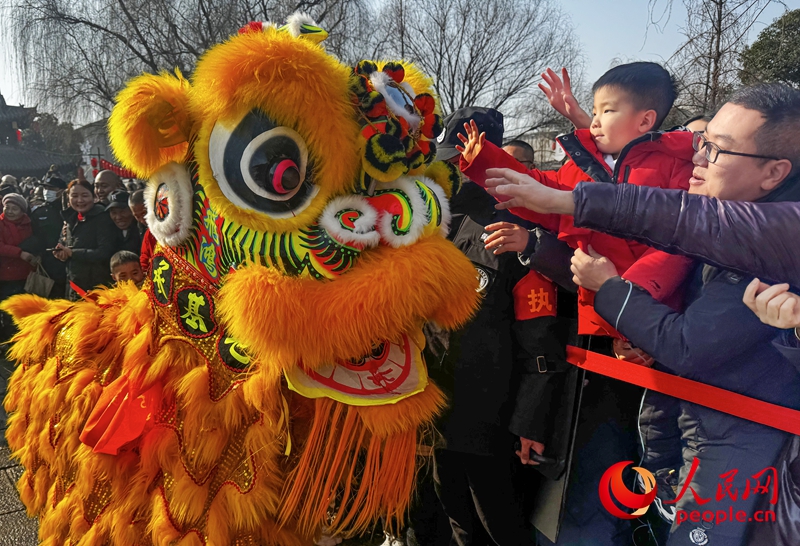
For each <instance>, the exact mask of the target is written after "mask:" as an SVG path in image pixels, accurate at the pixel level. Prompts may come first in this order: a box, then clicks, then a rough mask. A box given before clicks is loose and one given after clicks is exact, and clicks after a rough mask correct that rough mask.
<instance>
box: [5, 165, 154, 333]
mask: <svg viewBox="0 0 800 546" xmlns="http://www.w3.org/2000/svg"><path fill="white" fill-rule="evenodd" d="M143 193H144V191H143V184H142V183H141V182H139V181H136V180H125V181H123V180H122V179H120V177H119V176H118V175H117V174H115V173H114V172H112V171H101V172H99V173H98V174H97V176H96V177H95V179H94V183H90V182H88V181H87V180H86V179H85V178H84V177H82V176H81V177H79V178H76V179H74V180H71V181H70V182H67V181H65V180H64V179H63V178H62V177H61V175H60V174H59V173H58V172H57V171H56V170H55V169H51V170H50V171H48V172H47V173H46V174H45V175H44V176H43V177H42V179H37V178H33V177H27V178H22V179H20V180H18V179H17V178H15V177H14V176H11V175H5V176H3V177H2V181H0V196H2V203H3V210H2V214H0V301H2V300H5V299H6V298H7V297H9V296H12V295H14V294H20V293H23V292H24V290H25V284H26V281H27V279H28V276H29V275H30V274H31V273H33V272H36V273H37V274H41V275H45V276H47V277H49V278H50V279H52V281H53V285H52V288H51V289H50V291H49V293H48V294H47V297H50V298H68V299H71V300H75V299H77V298H79V297H80V294H81V293H82V292H84V291H88V290H91V289H93V288H95V287H97V286H100V285H111V284H112V283H113V282H114V280H115V279H116V278H117V276H116V275H114V272H113V271H112V269H113V267H112V266H113V265H114V262H113V260H112V257H116V258H117V262H120V259H119V256H118V253H120V252H121V251H125V252H127V254H126V255H125V257H124V258H123V259H122V260H121V262H120V263H118V264H117V265H118V266H119V265H121V263H127V262H128V261H129V258H130V256H129V255H130V254H131V253H133V255H134V256H137V263H138V256H139V254H140V253H141V249H142V241H143V240H149V239H150V238H152V236H151V235H150V234H149V233H148V232H147V223H146V220H145V217H144V213H143V209H144V197H143ZM147 266H148V264H147V263H143V264H141V266H140V267H142V268H144V270H146V269H147ZM141 277H142V271H141V270H140V271H139V273H138V274H134V273H132V272H129V271H126V272H125V274H123V275H121V277H120V278H122V280H126V279H129V278H133V279H138V281H136V282H137V283H139V284H140V283H141ZM40 295H41V294H40ZM1 318H2V321H3V323H2V335H0V337H2V340H0V341H5V340H7V339H8V338H9V337H10V334H11V333H13V325H12V324H11V323H10V322H11V321H10V319H9V317H8V316H7V315H5V314H3V315H2V317H1Z"/></svg>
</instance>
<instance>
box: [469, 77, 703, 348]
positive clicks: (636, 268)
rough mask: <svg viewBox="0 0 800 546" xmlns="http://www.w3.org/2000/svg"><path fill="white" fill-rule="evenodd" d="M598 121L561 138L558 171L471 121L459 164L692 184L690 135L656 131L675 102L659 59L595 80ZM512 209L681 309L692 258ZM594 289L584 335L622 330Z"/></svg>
mask: <svg viewBox="0 0 800 546" xmlns="http://www.w3.org/2000/svg"><path fill="white" fill-rule="evenodd" d="M592 91H593V92H594V108H593V119H592V124H591V127H590V128H589V129H578V130H576V131H575V132H574V133H571V134H569V135H565V136H563V137H560V138H559V143H560V144H561V146H562V148H564V151H565V152H566V153H567V155H568V156H569V158H570V161H568V162H567V163H566V164H565V165H564V166H563V167H561V168H560V169H559V170H558V171H541V170H538V169H533V170H527V169H526V168H525V167H524V166H523V165H522V164H520V163H519V162H517V161H516V160H515V159H514V158H513V157H511V156H510V155H508V154H507V153H505V152H503V151H502V150H500V149H499V148H497V147H496V146H494V145H493V144H491V143H487V142H485V139H484V137H483V136H482V135H480V134H478V131H477V127H473V126H467V125H465V129H466V133H467V134H466V136H464V135H459V138H460V139H461V140H462V142H463V143H464V146H463V147H459V151H461V153H462V156H461V163H460V167H461V170H462V171H463V172H464V174H465V175H466V176H468V177H469V178H470V179H471V180H473V181H475V182H477V183H479V184H482V185H483V183H484V182H485V180H486V169H489V168H511V169H514V170H516V171H518V172H525V173H527V174H528V175H530V176H532V177H533V178H535V179H537V180H538V181H540V182H541V183H542V184H545V185H547V186H550V187H553V188H558V189H564V190H572V189H573V188H574V187H575V186H576V185H577V184H578V183H579V182H601V183H611V184H620V183H622V184H636V185H640V186H657V187H662V188H670V189H684V190H685V189H688V188H689V178H690V177H691V173H692V169H693V165H692V155H693V154H694V151H693V150H692V135H691V133H689V132H685V131H675V132H667V133H659V132H654V130H655V129H656V128H658V127H659V126H660V125H661V123H662V122H663V120H664V118H665V117H666V115H667V113H668V112H669V110H670V108H671V107H672V103H673V102H674V100H675V96H676V91H675V82H674V80H673V79H672V77H671V76H670V74H669V73H668V72H667V71H666V70H665V69H664V68H663V67H661V66H660V65H658V64H656V63H649V62H637V63H630V64H625V65H620V66H617V67H615V68H612V69H611V70H609V71H608V72H606V73H605V74H604V75H603V76H602V77H601V78H600V79H599V80H597V82H596V83H595V84H594V86H593V88H592ZM511 212H513V213H514V214H516V215H518V216H520V217H522V218H525V219H528V220H531V221H533V222H536V223H537V224H539V225H541V226H542V227H544V228H545V229H548V230H550V231H553V232H554V233H557V234H558V237H559V239H561V240H563V241H565V242H567V243H568V244H569V245H570V246H571V247H573V248H577V249H580V251H579V252H586V253H591V251H592V250H593V251H596V252H597V253H599V254H602V255H603V256H606V257H607V258H608V259H609V260H611V262H612V263H613V264H614V265H615V266H616V268H617V270H618V272H619V273H620V275H622V276H623V277H624V278H626V279H628V280H630V281H632V282H634V283H636V284H638V285H639V286H641V287H642V288H644V289H646V290H647V291H648V292H650V294H651V295H652V296H653V297H655V298H656V299H658V300H659V301H662V302H665V303H668V304H671V305H673V306H674V307H679V304H680V297H681V295H680V294H676V288H677V287H678V286H679V285H680V284H681V281H682V280H683V278H684V277H685V275H686V274H687V272H688V268H689V264H690V263H691V262H690V261H689V260H688V259H686V258H682V257H677V256H671V255H669V254H666V253H664V252H661V251H658V250H655V249H652V248H649V247H647V246H645V245H642V244H640V243H636V242H634V241H626V240H623V239H619V238H617V237H611V236H610V235H606V234H602V233H597V232H593V231H590V230H587V229H582V228H576V227H575V226H574V224H573V222H572V217H571V216H560V215H553V214H550V215H544V214H539V213H536V212H533V211H530V210H528V209H517V208H514V209H511ZM593 301H594V293H593V292H591V291H589V290H585V289H581V290H580V291H579V315H580V320H579V333H580V334H586V335H601V336H610V337H612V338H616V339H620V338H621V337H622V336H621V335H620V334H619V333H618V332H617V331H616V330H615V329H614V328H613V326H611V325H610V324H608V323H607V322H606V321H604V320H603V319H602V318H600V317H599V316H598V315H597V313H595V312H594V308H593Z"/></svg>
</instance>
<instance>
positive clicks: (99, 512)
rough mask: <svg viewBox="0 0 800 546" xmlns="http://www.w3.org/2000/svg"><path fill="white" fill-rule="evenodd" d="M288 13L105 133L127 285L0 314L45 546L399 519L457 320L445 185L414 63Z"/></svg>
mask: <svg viewBox="0 0 800 546" xmlns="http://www.w3.org/2000/svg"><path fill="white" fill-rule="evenodd" d="M324 36H325V33H324V31H322V30H321V29H319V28H318V27H316V26H315V25H314V24H313V22H312V21H310V20H308V19H307V18H305V17H303V16H294V17H292V18H290V21H289V23H287V24H286V25H284V26H282V27H278V26H276V25H271V24H266V23H265V24H250V25H248V26H247V27H245V28H244V29H242V31H240V33H239V34H238V35H236V36H234V37H232V38H231V39H229V40H228V41H227V42H225V43H222V44H218V45H216V46H214V47H212V48H211V49H210V50H209V51H207V52H206V53H205V55H204V56H203V57H202V58H201V59H200V60H199V62H198V64H197V67H196V70H195V72H194V74H193V77H192V80H191V83H190V82H189V81H187V80H185V79H184V78H183V77H182V76H181V75H180V74H179V73H176V74H167V73H162V74H161V75H142V76H139V77H137V78H135V79H133V80H132V81H131V82H130V83H129V84H128V85H127V87H126V88H125V89H124V90H123V91H122V92H121V93H120V95H119V96H118V99H117V104H116V106H115V108H114V110H113V112H112V115H111V118H110V120H109V132H110V136H111V142H112V146H113V149H114V153H115V154H116V156H117V157H118V158H119V159H120V161H121V162H122V163H123V164H124V165H125V166H126V167H127V168H129V169H131V170H133V171H134V172H136V173H137V175H138V176H139V177H141V178H146V179H148V185H147V189H146V192H145V195H146V201H147V207H148V212H147V220H148V224H149V226H150V229H151V231H152V233H153V234H154V235H155V237H156V239H157V241H158V245H157V246H156V250H155V254H154V259H153V262H152V268H151V272H150V274H149V278H148V279H147V280H146V282H145V285H144V287H143V288H142V290H141V291H139V290H137V289H136V288H135V287H134V286H133V285H131V284H130V283H126V284H122V285H120V286H117V287H114V288H108V289H105V288H101V289H97V290H93V291H91V292H89V293H88V294H84V297H83V299H82V300H81V301H78V302H74V303H72V302H68V301H63V300H53V301H50V300H45V299H41V298H39V297H36V296H32V295H23V296H17V297H15V298H12V299H10V300H9V301H7V302H6V303H5V304H4V305H3V308H4V309H5V310H6V311H7V312H9V313H11V314H12V315H13V317H14V319H15V321H16V322H17V324H18V326H19V328H20V333H19V334H18V335H17V336H16V338H15V339H14V345H13V347H12V348H11V350H10V355H11V358H13V359H14V360H15V361H17V368H16V370H15V372H14V374H13V376H12V378H11V380H10V382H9V392H8V395H7V397H6V400H5V405H6V408H7V409H8V410H9V412H10V417H9V421H8V429H7V437H8V441H9V444H10V445H11V448H12V450H13V455H14V456H15V457H16V458H18V459H19V460H20V461H21V463H22V465H23V466H24V469H25V471H24V474H23V475H22V477H21V478H20V480H19V483H18V488H19V491H20V494H21V498H22V500H23V502H24V503H25V505H26V506H27V509H28V511H29V513H30V514H31V515H36V516H38V517H39V521H40V526H39V534H40V540H41V543H42V544H47V545H56V544H58V545H66V544H69V545H77V544H80V545H87V546H88V545H95V546H100V545H107V544H108V545H130V546H133V545H137V546H144V545H150V544H153V545H156V544H158V545H167V544H169V545H173V544H175V545H200V544H206V545H238V546H245V545H262V544H263V545H281V546H291V545H303V544H310V543H313V541H314V540H315V539H316V538H317V537H319V536H320V533H322V532H323V531H325V532H328V533H331V534H339V535H340V536H349V535H354V534H357V533H360V532H363V531H364V530H367V529H369V528H370V527H371V526H373V525H374V524H375V522H377V521H379V520H383V521H384V522H386V523H387V524H388V525H394V526H395V527H398V526H399V525H400V524H401V523H402V519H403V515H404V513H405V512H406V510H407V508H408V503H409V498H410V495H411V492H412V489H413V485H414V478H415V468H416V464H417V463H418V460H417V452H418V447H419V445H420V443H421V442H423V440H424V438H425V431H426V427H427V428H429V427H430V423H431V421H432V419H433V418H434V417H435V415H436V413H437V411H438V410H439V409H440V408H441V407H442V405H443V404H444V400H443V397H442V394H441V392H440V391H439V390H438V389H437V388H436V386H435V385H433V384H431V383H428V380H427V372H426V368H425V364H424V361H423V359H422V356H421V350H422V348H423V346H424V337H423V336H422V328H421V327H422V325H423V324H424V323H425V322H426V321H435V322H436V323H437V324H439V325H440V326H443V327H448V328H454V327H457V326H459V325H461V324H463V323H464V322H465V321H466V320H467V319H468V318H469V316H470V315H471V313H472V311H473V309H474V307H475V306H476V305H477V294H476V291H475V289H476V285H477V281H476V279H475V273H474V269H473V267H472V265H471V264H470V262H469V261H467V260H466V258H464V257H463V255H462V254H461V253H460V252H459V251H458V250H457V249H456V248H455V247H454V246H452V245H451V244H450V243H449V242H448V241H447V240H446V239H445V237H444V236H443V234H444V233H446V230H447V225H448V220H449V210H448V204H447V196H448V194H449V192H450V191H452V190H453V185H454V184H455V183H456V181H457V179H456V178H455V177H454V173H453V171H452V169H450V168H449V167H448V166H445V165H444V164H437V163H431V159H432V157H433V155H434V149H435V145H434V142H435V137H436V133H437V132H439V131H440V129H441V121H440V119H439V116H438V113H437V112H436V108H437V106H436V103H435V101H434V99H433V97H432V95H431V94H430V87H431V82H430V80H428V79H427V78H426V77H425V76H424V75H422V74H420V73H419V71H418V70H417V69H415V68H414V67H413V66H412V65H408V64H404V63H400V62H393V63H374V62H368V61H362V62H361V63H359V64H358V66H357V67H356V68H355V69H353V68H348V67H346V66H344V65H343V64H341V63H340V62H339V61H338V60H336V59H335V58H333V57H332V56H330V55H328V54H327V53H326V52H325V51H324V49H323V48H322V46H321V45H320V44H319V42H320V41H321V38H324Z"/></svg>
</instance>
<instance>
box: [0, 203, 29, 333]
mask: <svg viewBox="0 0 800 546" xmlns="http://www.w3.org/2000/svg"><path fill="white" fill-rule="evenodd" d="M27 211H28V203H27V202H26V201H25V198H24V197H22V196H21V195H20V194H18V193H9V194H8V195H6V196H4V197H3V214H0V301H3V300H5V299H6V298H8V297H10V296H13V295H14V294H21V293H22V292H23V291H24V289H25V280H26V279H27V278H28V274H29V273H30V272H31V271H33V267H32V265H31V264H32V263H35V261H36V257H35V256H34V255H33V254H31V253H29V252H26V251H24V250H23V249H22V248H20V243H21V242H22V241H24V240H25V239H27V238H28V237H30V236H31V235H32V231H31V220H30V218H28V215H27V214H26V213H27ZM0 330H1V331H0V342H5V341H7V340H8V339H9V338H10V337H11V336H12V335H13V334H14V327H13V324H12V322H11V318H10V317H9V316H8V315H6V314H5V313H3V315H2V328H0Z"/></svg>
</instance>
